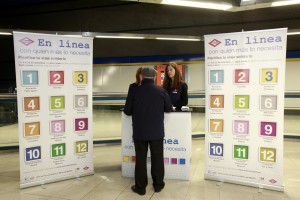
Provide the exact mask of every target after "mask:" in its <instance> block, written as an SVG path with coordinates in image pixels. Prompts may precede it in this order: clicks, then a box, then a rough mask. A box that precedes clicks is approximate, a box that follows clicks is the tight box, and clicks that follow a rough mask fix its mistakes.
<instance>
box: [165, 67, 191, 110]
mask: <svg viewBox="0 0 300 200" xmlns="http://www.w3.org/2000/svg"><path fill="white" fill-rule="evenodd" d="M163 88H164V89H166V90H167V91H168V94H169V95H170V98H171V101H172V105H173V106H174V107H175V108H176V109H181V107H182V106H186V105H187V104H188V94H187V91H188V86H187V84H186V83H185V82H184V80H183V78H182V75H181V73H180V71H179V69H178V66H177V64H176V63H175V62H171V63H169V64H168V65H167V66H166V69H165V78H164V82H163Z"/></svg>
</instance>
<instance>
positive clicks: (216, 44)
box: [208, 39, 222, 47]
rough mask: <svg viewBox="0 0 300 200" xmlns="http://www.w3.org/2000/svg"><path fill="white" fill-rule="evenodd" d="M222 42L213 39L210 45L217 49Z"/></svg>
mask: <svg viewBox="0 0 300 200" xmlns="http://www.w3.org/2000/svg"><path fill="white" fill-rule="evenodd" d="M221 43H222V42H220V41H219V40H217V39H213V40H212V41H210V42H209V43H208V44H210V45H211V46H213V47H216V46H218V45H219V44H221Z"/></svg>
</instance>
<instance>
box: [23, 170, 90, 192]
mask: <svg viewBox="0 0 300 200" xmlns="http://www.w3.org/2000/svg"><path fill="white" fill-rule="evenodd" d="M94 174H95V171H92V172H88V173H83V174H76V175H70V176H64V177H59V178H55V179H49V180H43V181H36V182H32V183H24V184H20V188H21V189H23V188H28V187H33V186H38V185H41V186H43V188H44V185H45V184H48V183H53V182H58V181H64V180H68V179H73V178H74V179H75V178H78V177H82V176H89V175H94Z"/></svg>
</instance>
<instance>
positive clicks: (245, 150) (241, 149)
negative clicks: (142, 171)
mask: <svg viewBox="0 0 300 200" xmlns="http://www.w3.org/2000/svg"><path fill="white" fill-rule="evenodd" d="M248 154H249V147H248V146H243V145H234V146H233V158H235V159H246V160H248Z"/></svg>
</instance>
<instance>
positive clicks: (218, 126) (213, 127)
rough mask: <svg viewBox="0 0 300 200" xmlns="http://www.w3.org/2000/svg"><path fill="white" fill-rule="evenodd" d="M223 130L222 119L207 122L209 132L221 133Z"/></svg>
mask: <svg viewBox="0 0 300 200" xmlns="http://www.w3.org/2000/svg"><path fill="white" fill-rule="evenodd" d="M223 129H224V123H223V119H210V120H209V132H211V133H223Z"/></svg>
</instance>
